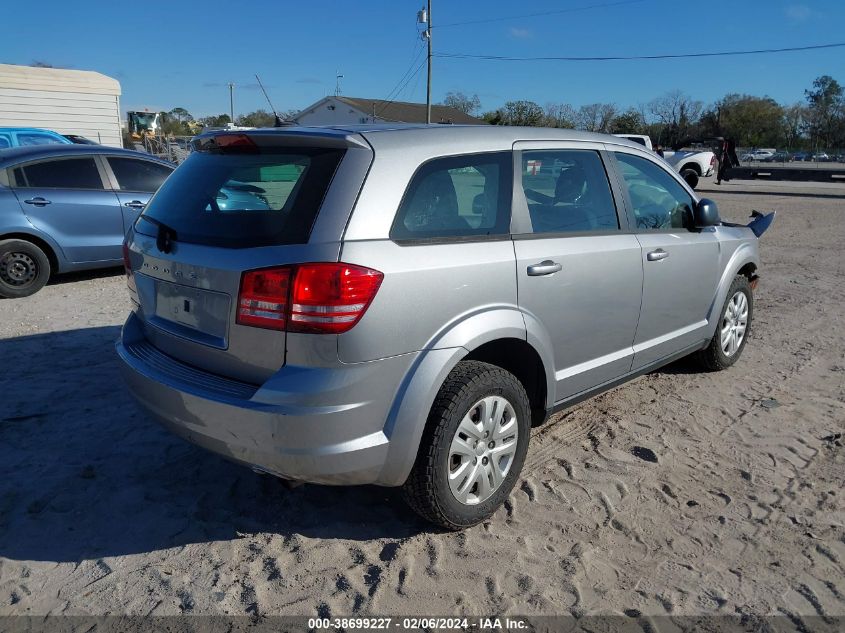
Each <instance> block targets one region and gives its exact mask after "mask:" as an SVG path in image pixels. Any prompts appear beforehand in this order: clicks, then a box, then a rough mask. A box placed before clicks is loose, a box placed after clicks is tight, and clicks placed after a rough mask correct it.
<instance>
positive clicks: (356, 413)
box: [116, 313, 416, 484]
mask: <svg viewBox="0 0 845 633" xmlns="http://www.w3.org/2000/svg"><path fill="white" fill-rule="evenodd" d="M116 349H117V353H118V355H119V357H120V359H121V361H122V362H121V370H122V373H123V376H124V379H125V380H126V383H127V384H128V386H129V389H130V391H131V392H132V395H133V396H134V397H135V399H136V400H137V401H138V402H139V403H140V405H141V407H142V408H143V409H144V410H145V411H146V412H148V413H149V414H150V415H151V416H153V417H154V418H155V419H156V420H158V421H159V422H160V423H161V424H163V425H164V426H165V427H166V428H168V429H169V430H170V431H172V432H173V433H175V434H176V435H178V436H180V437H182V438H184V439H186V440H188V441H189V442H192V443H194V444H197V445H198V446H201V447H203V448H206V449H208V450H210V451H213V452H215V453H218V454H220V455H222V456H224V457H226V458H227V459H230V460H232V461H236V462H240V463H242V464H245V465H248V466H251V467H254V468H257V469H259V470H263V471H267V472H270V473H272V474H275V475H278V476H280V477H284V478H288V479H295V480H301V481H309V482H314V483H323V484H367V483H376V484H377V483H385V482H381V481H380V480H379V475H380V473H381V472H382V470H383V468H384V466H385V462H386V460H387V455H388V449H389V441H388V437H387V436H386V435H385V433H384V425H385V421H386V419H387V417H388V413H389V411H390V408H391V405H392V403H393V400H394V398H395V395H396V391H397V389H398V386H399V383H400V382H401V380H402V379H403V377H404V375H405V374H406V372H407V370H408V369H409V367H410V366H411V365H412V363H413V362H414V358H415V356H416V354H406V355H402V356H395V357H392V358H387V359H382V360H378V361H372V362H367V363H358V364H351V365H338V366H333V367H291V366H285V367H283V368H282V369H280V370H279V371H278V372H277V373H276V374H275V375H274V376H273V377H272V378H270V379H269V380H268V381H267V382H265V383H264V384H263V385H261V386H260V387H258V386H255V385H249V384H247V383H241V382H237V381H233V380H229V379H227V378H223V377H220V376H216V375H214V374H209V373H207V372H204V371H202V370H199V369H196V368H194V367H191V366H189V365H186V364H184V363H181V362H179V361H177V360H175V359H173V358H170V357H169V356H167V355H165V354H164V353H162V352H161V351H159V350H158V349H157V348H155V347H153V346H152V345H150V344H149V343H148V342H147V341H146V340H145V339H144V337H143V335H142V333H141V329H140V324H139V322H138V318H137V317H136V316H135V314H134V313H132V314H131V315H130V316H129V319H128V320H127V322H126V324H125V325H124V328H123V332H122V334H121V338H120V339H119V340H118V341H117V343H116Z"/></svg>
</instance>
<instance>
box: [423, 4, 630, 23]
mask: <svg viewBox="0 0 845 633" xmlns="http://www.w3.org/2000/svg"><path fill="white" fill-rule="evenodd" d="M639 2H645V0H619V1H618V2H604V3H602V4H589V5H587V6H583V7H570V8H568V9H555V10H553V11H541V12H539V13H524V14H522V15H510V16H505V17H498V18H484V19H483V20H468V21H467V22H450V23H448V24H438V25H437V26H435V27H433V28H436V29H445V28H447V27H450V26H464V25H467V24H487V23H488V22H505V21H507V20H520V19H522V18H536V17H540V16H544V15H557V14H559V13H575V12H577V11H587V10H589V9H604V8H607V7H618V6H622V5H625V4H636V3H639Z"/></svg>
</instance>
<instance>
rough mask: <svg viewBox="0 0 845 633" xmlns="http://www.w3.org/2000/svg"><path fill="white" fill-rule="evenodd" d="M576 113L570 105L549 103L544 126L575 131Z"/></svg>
mask: <svg viewBox="0 0 845 633" xmlns="http://www.w3.org/2000/svg"><path fill="white" fill-rule="evenodd" d="M575 118H576V113H575V108H573V107H572V106H571V105H569V104H568V103H547V104H546V109H545V116H544V120H543V125H545V126H547V127H563V128H570V129H573V128H575V126H576V122H575Z"/></svg>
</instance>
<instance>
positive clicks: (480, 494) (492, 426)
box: [404, 361, 531, 530]
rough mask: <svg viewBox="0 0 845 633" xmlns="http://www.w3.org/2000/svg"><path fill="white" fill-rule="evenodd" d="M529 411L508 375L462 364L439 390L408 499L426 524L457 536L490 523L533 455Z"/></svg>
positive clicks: (481, 365)
mask: <svg viewBox="0 0 845 633" xmlns="http://www.w3.org/2000/svg"><path fill="white" fill-rule="evenodd" d="M530 411H531V409H530V406H529V402H528V396H527V395H526V393H525V389H524V388H523V386H522V384H521V383H520V382H519V380H517V378H516V377H515V376H514V375H513V374H511V373H510V372H507V371H505V370H504V369H502V368H500V367H497V366H495V365H490V364H488V363H481V362H477V361H465V362H461V363H459V364H458V365H457V366H456V367H455V369H454V370H452V372H451V373H450V374H449V377H448V378H447V379H446V381H445V382H444V383H443V386H442V387H441V388H440V391H439V393H438V394H437V398H436V399H435V401H434V405H433V406H432V408H431V412H430V413H429V416H428V422H427V424H426V429H425V432H424V434H423V438H422V441H421V443H420V449H419V453H418V455H417V460H416V463H415V464H414V468H413V470H412V471H411V474H410V476H409V477H408V481H407V482H405V486H404V493H405V498H406V499H407V501H408V503H409V505H410V506H411V507H412V508H413V509H414V510H415V511H416V512H417V513H418V514H420V515H421V516H422V517H424V518H425V519H428V520H429V521H431V522H433V523H436V524H438V525H440V526H442V527H445V528H447V529H450V530H459V529H462V528H466V527H470V526H472V525H475V524H477V523H480V522H481V521H483V520H484V519H486V518H488V517H490V515H492V514H493V513H494V512H495V511H496V509H497V508H498V507H499V506H500V505H501V504H502V502H503V501H504V500H505V498H506V497H507V496H508V494H509V493H510V491H511V490H512V489H513V486H514V483H515V481H516V478H517V477H518V476H519V473H520V471H521V470H522V464H523V463H524V461H525V454H526V452H527V451H528V438H529V434H530V430H531V418H530V416H531V413H530Z"/></svg>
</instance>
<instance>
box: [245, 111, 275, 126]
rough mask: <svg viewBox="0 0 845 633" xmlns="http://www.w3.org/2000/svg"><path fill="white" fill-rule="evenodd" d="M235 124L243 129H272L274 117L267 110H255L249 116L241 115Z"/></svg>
mask: <svg viewBox="0 0 845 633" xmlns="http://www.w3.org/2000/svg"><path fill="white" fill-rule="evenodd" d="M235 123H237V124H238V125H242V126H244V127H273V125H274V124H275V123H276V115H274V114H273V113H272V112H267V110H256V111H255V112H250V113H249V114H242V115H241V116H239V117H238V118H237V120H236V121H235Z"/></svg>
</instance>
